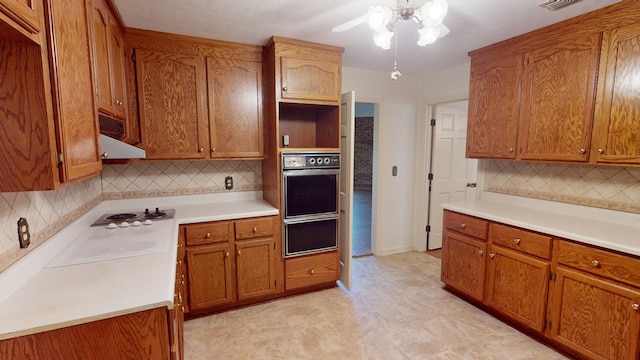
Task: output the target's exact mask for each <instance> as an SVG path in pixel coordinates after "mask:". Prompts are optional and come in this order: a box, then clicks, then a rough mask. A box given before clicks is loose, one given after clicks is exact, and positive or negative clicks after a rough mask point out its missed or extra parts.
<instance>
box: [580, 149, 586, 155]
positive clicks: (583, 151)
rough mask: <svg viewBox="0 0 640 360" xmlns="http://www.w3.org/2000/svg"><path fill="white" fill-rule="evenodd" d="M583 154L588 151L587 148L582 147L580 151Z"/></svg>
mask: <svg viewBox="0 0 640 360" xmlns="http://www.w3.org/2000/svg"><path fill="white" fill-rule="evenodd" d="M578 152H579V153H580V154H581V155H584V154H586V153H587V149H580V151H578Z"/></svg>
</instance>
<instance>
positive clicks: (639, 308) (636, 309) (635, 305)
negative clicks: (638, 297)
mask: <svg viewBox="0 0 640 360" xmlns="http://www.w3.org/2000/svg"><path fill="white" fill-rule="evenodd" d="M631 308H632V309H633V310H635V311H638V310H640V305H639V304H631Z"/></svg>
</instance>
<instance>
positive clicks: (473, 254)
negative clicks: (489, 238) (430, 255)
mask: <svg viewBox="0 0 640 360" xmlns="http://www.w3.org/2000/svg"><path fill="white" fill-rule="evenodd" d="M442 240H443V241H442V270H441V271H442V274H441V279H442V282H444V283H445V284H447V285H448V286H450V287H452V288H454V289H456V290H458V291H461V292H463V293H464V294H466V295H468V296H470V297H472V298H473V299H475V300H478V301H482V300H483V297H484V287H485V286H484V281H485V271H486V267H487V261H486V255H485V253H486V251H487V244H486V243H485V242H483V241H479V240H476V239H474V238H471V237H468V236H464V235H461V234H457V233H455V232H452V231H448V230H445V231H444V233H443V235H442Z"/></svg>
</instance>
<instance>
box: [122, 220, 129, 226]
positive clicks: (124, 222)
mask: <svg viewBox="0 0 640 360" xmlns="http://www.w3.org/2000/svg"><path fill="white" fill-rule="evenodd" d="M129 226H130V225H129V223H128V222H126V221H123V222H122V223H121V224H120V227H129Z"/></svg>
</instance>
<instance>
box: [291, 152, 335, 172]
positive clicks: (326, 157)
mask: <svg viewBox="0 0 640 360" xmlns="http://www.w3.org/2000/svg"><path fill="white" fill-rule="evenodd" d="M339 168H340V153H333V152H332V153H303V154H302V153H285V154H282V170H293V169H339Z"/></svg>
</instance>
